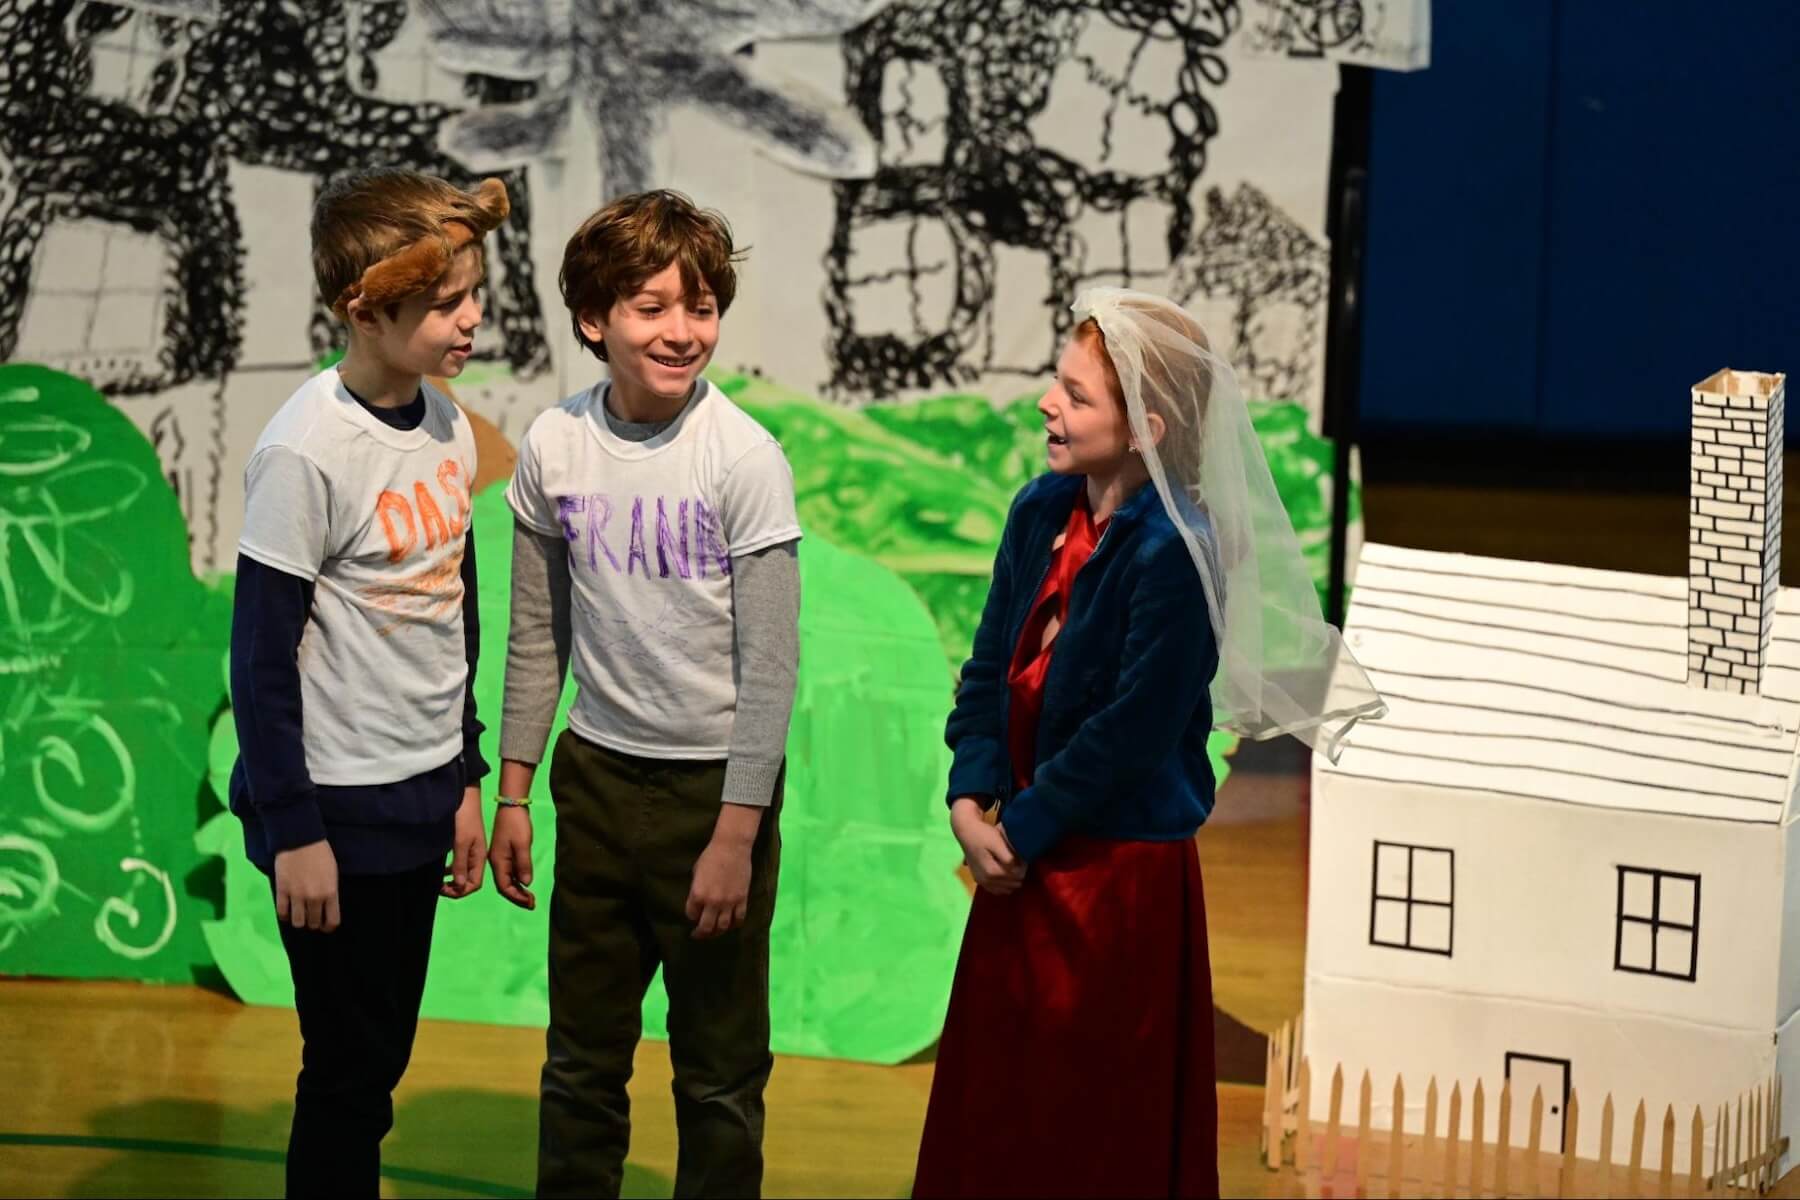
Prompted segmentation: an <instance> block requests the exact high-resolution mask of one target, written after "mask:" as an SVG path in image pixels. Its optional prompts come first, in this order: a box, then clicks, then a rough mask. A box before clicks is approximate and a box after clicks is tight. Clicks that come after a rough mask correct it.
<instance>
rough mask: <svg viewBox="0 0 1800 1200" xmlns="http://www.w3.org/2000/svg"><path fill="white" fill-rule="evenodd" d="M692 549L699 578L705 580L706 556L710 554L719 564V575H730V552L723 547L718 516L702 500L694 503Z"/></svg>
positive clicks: (722, 532)
mask: <svg viewBox="0 0 1800 1200" xmlns="http://www.w3.org/2000/svg"><path fill="white" fill-rule="evenodd" d="M694 548H695V553H696V555H697V556H698V557H699V559H700V578H702V579H705V578H706V556H707V554H708V553H710V554H711V555H712V557H713V561H715V562H717V563H718V564H719V573H720V574H722V575H730V574H731V552H730V550H729V549H728V548H727V547H726V545H725V531H724V529H723V528H722V527H721V526H720V525H719V517H718V514H717V513H715V512H713V510H712V509H710V508H708V507H707V506H706V502H705V501H704V500H696V501H694Z"/></svg>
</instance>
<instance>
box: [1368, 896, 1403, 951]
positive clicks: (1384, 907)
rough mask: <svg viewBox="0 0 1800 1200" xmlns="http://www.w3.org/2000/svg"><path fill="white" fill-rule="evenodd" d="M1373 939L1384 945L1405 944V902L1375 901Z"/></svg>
mask: <svg viewBox="0 0 1800 1200" xmlns="http://www.w3.org/2000/svg"><path fill="white" fill-rule="evenodd" d="M1375 940H1376V941H1377V942H1380V943H1381V944H1382V945H1384V946H1405V945H1406V902H1405V901H1404V900H1377V901H1376V902H1375Z"/></svg>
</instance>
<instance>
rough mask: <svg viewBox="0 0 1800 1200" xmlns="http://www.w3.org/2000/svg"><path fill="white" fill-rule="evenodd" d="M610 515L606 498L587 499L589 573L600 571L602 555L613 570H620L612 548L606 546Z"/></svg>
mask: <svg viewBox="0 0 1800 1200" xmlns="http://www.w3.org/2000/svg"><path fill="white" fill-rule="evenodd" d="M612 514H613V506H612V501H611V500H609V499H608V498H607V497H605V496H598V495H595V496H589V497H588V524H587V543H588V570H590V571H598V570H599V569H600V556H601V555H602V554H604V555H606V561H607V562H609V563H611V564H612V569H613V570H615V571H617V570H620V569H621V568H620V566H619V560H618V558H617V557H616V556H615V555H614V554H613V552H612V547H611V546H609V545H607V544H606V523H607V522H608V521H610V520H612Z"/></svg>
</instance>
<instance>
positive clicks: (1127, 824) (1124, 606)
mask: <svg viewBox="0 0 1800 1200" xmlns="http://www.w3.org/2000/svg"><path fill="white" fill-rule="evenodd" d="M1084 486H1086V480H1085V479H1084V478H1083V477H1081V476H1073V475H1071V476H1062V475H1044V476H1040V477H1039V478H1037V479H1035V480H1033V481H1032V482H1031V483H1029V484H1027V485H1026V486H1025V487H1024V489H1023V490H1021V491H1020V493H1019V495H1018V497H1017V498H1016V499H1014V501H1013V506H1012V511H1011V513H1010V514H1008V516H1007V520H1006V529H1005V531H1004V532H1003V533H1002V534H1001V537H1000V550H999V553H998V554H996V555H995V557H994V580H993V584H992V586H991V587H990V588H989V589H988V597H987V603H986V605H985V607H984V608H983V609H982V613H981V624H980V626H979V627H978V628H977V629H976V631H975V645H974V649H973V651H972V653H971V654H970V656H969V661H968V662H967V663H966V664H964V666H963V672H962V682H961V684H960V685H959V686H958V687H957V690H956V704H955V707H954V708H953V709H952V710H951V712H950V720H949V722H948V725H947V727H946V729H945V741H947V742H948V743H949V745H950V749H951V751H952V754H953V759H952V762H951V766H950V788H949V794H948V797H947V800H948V801H950V802H954V801H955V800H956V798H957V797H959V796H971V795H972V796H977V797H983V798H989V797H991V798H993V799H996V800H999V801H1000V802H1001V803H1002V805H1003V808H1002V812H1001V823H1002V824H1003V825H1004V826H1005V829H1006V835H1007V837H1008V839H1009V840H1010V841H1011V842H1012V844H1013V848H1014V849H1015V850H1017V851H1018V853H1019V854H1020V855H1021V856H1023V857H1024V858H1025V860H1026V861H1028V862H1029V861H1032V860H1034V859H1036V858H1038V857H1040V856H1041V855H1042V854H1043V853H1044V852H1045V851H1046V850H1048V849H1050V848H1051V847H1052V846H1054V845H1055V844H1056V843H1057V841H1058V840H1060V839H1061V838H1062V837H1063V836H1064V835H1066V834H1071V833H1074V834H1082V835H1086V836H1089V837H1102V838H1119V839H1126V840H1139V841H1172V840H1176V839H1179V838H1185V837H1191V836H1193V834H1194V831H1195V830H1197V829H1198V828H1199V827H1200V825H1201V823H1202V822H1203V821H1205V820H1206V816H1207V814H1208V813H1209V812H1211V811H1212V804H1213V774H1212V763H1211V761H1210V760H1209V759H1208V758H1207V754H1206V740H1207V735H1208V733H1209V732H1210V731H1211V729H1212V703H1211V700H1210V698H1209V697H1208V694H1207V688H1208V686H1209V685H1210V683H1211V682H1212V677H1213V673H1214V672H1215V671H1216V670H1217V669H1218V665H1219V651H1218V645H1217V643H1216V641H1215V640H1214V638H1213V631H1212V622H1211V620H1210V619H1209V618H1208V616H1207V609H1206V595H1205V592H1204V591H1203V590H1202V585H1201V583H1200V576H1199V573H1198V572H1197V571H1196V570H1195V569H1194V563H1193V560H1192V559H1191V558H1190V557H1189V555H1188V550H1187V546H1186V544H1185V543H1184V542H1183V541H1182V539H1181V535H1180V533H1179V532H1178V531H1177V530H1176V528H1175V525H1174V523H1173V522H1172V521H1171V520H1170V519H1169V516H1168V514H1167V513H1166V512H1165V511H1164V510H1163V506H1162V502H1161V500H1160V499H1159V498H1158V496H1157V494H1156V489H1155V488H1154V487H1153V486H1150V485H1148V484H1146V485H1145V486H1144V487H1142V488H1140V489H1139V490H1138V491H1137V492H1136V493H1135V494H1134V495H1132V497H1131V498H1130V499H1129V500H1127V501H1126V502H1125V503H1124V504H1123V505H1121V506H1120V507H1119V509H1118V510H1117V511H1116V512H1115V513H1114V514H1113V516H1112V520H1111V521H1110V522H1109V523H1108V525H1107V528H1106V530H1105V531H1104V533H1102V535H1101V537H1100V541H1099V543H1098V544H1097V545H1096V546H1095V547H1094V553H1093V555H1092V557H1090V558H1089V559H1088V561H1087V564H1086V565H1085V566H1083V567H1082V569H1081V571H1080V573H1079V574H1078V575H1077V576H1076V577H1075V584H1074V589H1073V592H1072V594H1071V597H1070V602H1069V618H1068V622H1067V624H1065V625H1064V626H1063V628H1062V629H1061V630H1060V631H1059V632H1058V633H1057V636H1056V650H1055V653H1054V654H1053V655H1052V657H1051V660H1050V671H1049V675H1048V677H1047V678H1046V680H1045V681H1044V708H1043V716H1042V718H1041V719H1040V721H1039V723H1038V731H1037V758H1036V763H1035V768H1036V769H1035V772H1034V775H1033V779H1032V783H1031V786H1030V787H1027V788H1025V789H1024V790H1023V791H1019V792H1017V793H1016V794H1015V792H1014V789H1013V786H1012V768H1011V764H1010V763H1009V762H1008V760H1007V750H1006V745H1007V736H1006V730H1007V710H1008V707H1009V691H1008V688H1007V683H1006V675H1007V669H1008V667H1009V666H1010V665H1011V662H1012V656H1013V648H1014V647H1015V646H1016V645H1017V644H1018V640H1019V634H1020V632H1021V631H1022V630H1023V629H1024V626H1025V621H1026V619H1027V617H1029V616H1030V612H1031V605H1032V601H1033V600H1034V599H1036V597H1037V593H1038V588H1039V587H1040V586H1041V585H1042V582H1043V579H1044V575H1045V573H1046V572H1047V571H1048V570H1049V568H1050V555H1051V543H1052V542H1054V541H1055V539H1056V535H1057V534H1058V533H1059V532H1061V531H1062V529H1063V528H1064V527H1065V526H1066V525H1067V524H1068V519H1069V513H1070V511H1071V510H1072V509H1073V508H1074V505H1075V497H1076V495H1077V493H1078V492H1079V490H1080V489H1081V488H1082V487H1084Z"/></svg>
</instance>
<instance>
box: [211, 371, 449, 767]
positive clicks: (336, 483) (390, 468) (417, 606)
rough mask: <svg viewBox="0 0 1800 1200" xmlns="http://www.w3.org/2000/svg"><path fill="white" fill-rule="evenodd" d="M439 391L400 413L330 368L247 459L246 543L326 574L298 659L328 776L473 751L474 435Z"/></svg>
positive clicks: (254, 552) (292, 568)
mask: <svg viewBox="0 0 1800 1200" xmlns="http://www.w3.org/2000/svg"><path fill="white" fill-rule="evenodd" d="M424 393H425V419H424V420H423V421H421V422H420V423H419V426H418V428H416V429H408V430H400V429H395V428H393V427H391V426H389V425H384V424H383V423H382V422H380V421H379V420H377V419H376V418H375V417H373V416H372V415H370V414H369V413H368V412H367V411H365V410H364V409H363V407H362V405H360V404H358V403H357V402H356V398H355V397H353V396H352V395H351V394H350V393H349V392H348V391H347V390H346V389H345V388H344V386H343V383H342V382H341V381H340V380H339V378H338V373H337V369H336V368H335V367H332V368H329V369H327V370H325V371H321V372H320V373H319V374H317V375H315V376H313V377H312V378H311V379H309V380H307V381H306V383H305V384H303V385H302V386H301V387H300V389H299V390H298V391H296V392H295V393H294V394H293V396H292V397H290V398H289V400H288V402H287V403H286V404H284V405H282V407H281V409H280V411H278V412H277V413H276V414H275V416H274V417H273V418H272V419H271V420H270V421H269V424H268V426H267V428H265V429H264V430H263V432H262V436H261V437H260V438H259V439H258V440H257V443H256V448H255V449H254V450H253V451H251V454H250V461H249V463H248V465H246V467H245V468H244V528H243V532H242V534H241V535H240V536H239V538H238V550H239V552H240V553H242V554H244V555H246V556H247V557H249V558H252V559H255V560H256V561H257V562H260V563H263V564H264V565H266V566H270V567H274V568H275V569H277V570H280V571H285V572H287V573H288V574H290V575H297V576H299V577H300V578H302V579H306V580H310V581H311V582H312V583H313V584H314V589H313V607H312V612H311V613H310V614H309V616H308V619H307V623H306V629H305V632H304V633H303V634H302V636H301V639H300V653H299V666H300V692H301V703H302V705H303V708H302V712H301V729H302V733H303V739H304V742H305V747H306V766H307V770H308V771H309V772H310V773H311V775H312V778H313V781H314V782H315V783H322V784H331V785H343V784H376V783H392V782H395V781H397V780H401V779H407V778H410V777H411V776H414V775H417V774H419V773H421V772H423V771H429V770H432V769H434V768H437V767H441V766H443V765H444V764H445V763H447V762H449V761H450V760H451V759H453V758H455V757H456V756H457V755H458V754H460V753H461V752H462V747H463V730H462V710H463V695H464V684H465V682H466V679H467V674H468V662H467V658H466V652H465V648H464V645H463V583H462V557H463V540H464V539H463V535H464V533H465V531H466V530H467V528H468V523H469V515H470V511H471V503H470V497H471V487H472V485H473V483H474V479H475V435H474V431H473V429H472V428H471V427H470V425H469V420H468V418H467V417H466V416H464V415H463V413H462V412H461V410H459V409H458V408H457V407H456V405H455V404H453V403H452V402H451V401H450V400H449V398H447V397H446V396H444V395H443V394H442V393H441V392H438V391H437V390H435V389H433V388H432V387H431V386H430V385H429V384H427V385H425V386H424Z"/></svg>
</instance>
